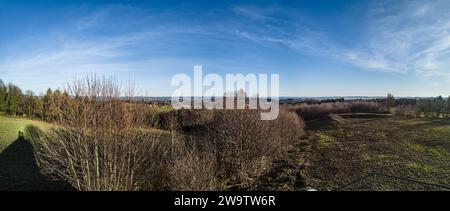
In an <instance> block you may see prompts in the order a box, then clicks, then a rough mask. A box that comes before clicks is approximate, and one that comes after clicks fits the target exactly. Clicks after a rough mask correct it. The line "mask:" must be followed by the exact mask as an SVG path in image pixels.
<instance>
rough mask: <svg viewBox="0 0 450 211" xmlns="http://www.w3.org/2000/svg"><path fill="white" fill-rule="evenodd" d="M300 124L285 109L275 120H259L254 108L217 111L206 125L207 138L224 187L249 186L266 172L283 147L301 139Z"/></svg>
mask: <svg viewBox="0 0 450 211" xmlns="http://www.w3.org/2000/svg"><path fill="white" fill-rule="evenodd" d="M303 127H304V125H303V122H302V121H301V120H300V119H299V118H298V117H297V116H296V115H295V114H294V113H291V112H288V111H283V112H281V115H280V116H279V118H278V119H277V120H275V121H262V120H260V116H259V111H257V110H221V111H216V112H215V113H214V117H213V121H211V124H210V125H208V126H207V140H208V142H209V143H210V144H211V146H212V149H213V151H214V154H215V157H216V162H217V167H218V168H217V176H218V178H219V179H220V181H222V182H223V183H224V184H225V185H226V187H227V188H234V187H235V188H245V187H249V186H251V185H252V184H254V182H255V180H256V179H257V178H258V177H259V176H261V175H262V174H264V173H265V172H267V171H268V169H269V167H270V166H271V162H272V161H273V160H274V159H275V158H276V157H277V156H278V155H280V153H281V152H282V149H283V146H285V145H287V144H292V142H294V141H296V140H298V139H300V138H301V136H302V135H303ZM287 128H289V131H288V130H287Z"/></svg>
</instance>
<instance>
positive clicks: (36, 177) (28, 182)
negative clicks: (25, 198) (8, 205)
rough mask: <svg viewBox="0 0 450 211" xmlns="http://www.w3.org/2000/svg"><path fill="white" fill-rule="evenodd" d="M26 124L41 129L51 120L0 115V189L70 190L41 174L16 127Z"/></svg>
mask: <svg viewBox="0 0 450 211" xmlns="http://www.w3.org/2000/svg"><path fill="white" fill-rule="evenodd" d="M29 125H32V126H36V127H38V128H40V129H42V130H47V129H49V128H51V127H52V125H51V124H48V123H44V122H39V121H33V120H27V119H20V118H10V117H2V116H0V191H2V190H15V191H25V190H71V187H70V186H68V185H67V184H65V183H62V182H59V181H52V180H50V179H49V178H48V177H46V176H44V175H42V174H41V173H40V171H39V168H38V166H37V165H36V159H35V157H34V153H33V147H32V145H31V144H30V142H29V141H28V140H26V139H25V138H24V137H23V136H22V137H20V136H19V131H21V132H24V130H25V128H26V127H27V126H29Z"/></svg>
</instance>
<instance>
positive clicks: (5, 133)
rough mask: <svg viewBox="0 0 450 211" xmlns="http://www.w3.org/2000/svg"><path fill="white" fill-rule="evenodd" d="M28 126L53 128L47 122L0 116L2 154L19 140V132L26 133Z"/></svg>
mask: <svg viewBox="0 0 450 211" xmlns="http://www.w3.org/2000/svg"><path fill="white" fill-rule="evenodd" d="M28 125H33V126H36V127H39V128H40V129H47V128H50V127H51V125H50V124H48V123H45V122H40V121H34V120H28V119H21V118H9V117H3V116H0V153H1V152H2V151H3V150H5V149H6V148H7V147H8V146H9V145H10V144H12V143H13V142H14V141H15V140H17V138H18V133H19V131H22V132H24V130H25V128H26V127H27V126H28Z"/></svg>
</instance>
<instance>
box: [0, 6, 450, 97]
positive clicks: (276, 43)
mask: <svg viewBox="0 0 450 211" xmlns="http://www.w3.org/2000/svg"><path fill="white" fill-rule="evenodd" d="M0 5H1V6H0V78H1V79H3V80H4V81H7V82H13V83H15V84H17V85H19V86H21V87H22V88H23V89H31V90H33V91H35V92H37V93H41V92H44V91H45V89H46V88H47V87H52V88H57V87H64V85H65V83H66V82H67V81H70V80H72V79H73V78H74V77H76V76H82V75H85V74H87V73H97V74H98V75H116V76H118V77H120V78H124V80H128V77H130V78H131V79H132V80H133V81H134V82H135V83H136V86H137V87H139V88H140V90H141V92H142V93H145V94H148V95H151V96H170V95H171V93H172V91H173V90H174V89H175V87H171V86H170V80H171V77H172V76H173V75H174V74H177V73H192V71H193V66H194V65H203V69H204V72H205V73H219V74H225V73H278V74H280V92H281V93H280V94H281V95H282V96H361V95H364V96H384V95H385V94H386V93H388V92H391V93H393V94H394V95H396V96H437V95H444V96H448V95H450V91H449V90H450V83H449V82H450V59H449V58H450V11H449V10H450V9H449V8H450V1H448V0H445V1H439V0H435V1H425V0H420V1H415V0H405V1H402V0H392V1H375V0H374V1H362V0H360V1H351V0H343V1H339V0H333V1H330V0H323V1H320V0H319V1H312V0H309V1H308V0H304V1H256V0H255V1H227V2H224V1H49V0H47V1H21V0H11V1H10V0H0Z"/></svg>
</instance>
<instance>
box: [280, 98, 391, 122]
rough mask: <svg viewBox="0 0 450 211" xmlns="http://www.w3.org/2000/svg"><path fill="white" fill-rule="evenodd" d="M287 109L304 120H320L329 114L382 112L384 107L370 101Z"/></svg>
mask: <svg viewBox="0 0 450 211" xmlns="http://www.w3.org/2000/svg"><path fill="white" fill-rule="evenodd" d="M288 109H290V110H293V111H295V112H296V113H297V114H298V115H299V116H300V117H302V118H303V119H304V120H312V119H320V118H324V117H327V116H328V115H330V114H339V113H349V112H367V113H374V112H383V111H384V107H383V106H382V105H381V104H380V103H377V102H372V101H348V102H334V103H312V104H308V103H302V104H299V105H291V106H288Z"/></svg>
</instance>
